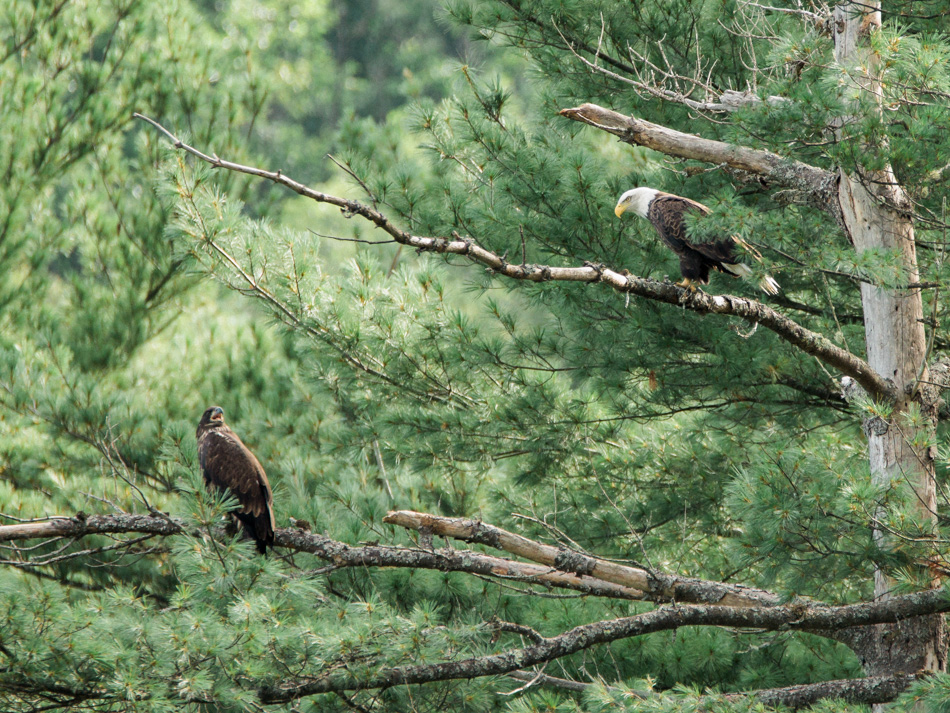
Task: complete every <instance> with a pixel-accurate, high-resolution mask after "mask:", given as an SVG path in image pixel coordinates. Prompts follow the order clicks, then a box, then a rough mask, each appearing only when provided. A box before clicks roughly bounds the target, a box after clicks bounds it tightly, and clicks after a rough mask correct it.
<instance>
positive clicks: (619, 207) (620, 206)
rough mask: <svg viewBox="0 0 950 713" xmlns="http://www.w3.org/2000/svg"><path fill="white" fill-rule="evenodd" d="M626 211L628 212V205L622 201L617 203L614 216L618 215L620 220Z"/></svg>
mask: <svg viewBox="0 0 950 713" xmlns="http://www.w3.org/2000/svg"><path fill="white" fill-rule="evenodd" d="M625 210H627V204H626V203H624V202H623V201H620V202H619V203H617V207H616V208H614V215H616V216H617V217H618V218H619V217H620V216H622V215H623V212H624V211H625Z"/></svg>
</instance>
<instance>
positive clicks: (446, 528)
mask: <svg viewBox="0 0 950 713" xmlns="http://www.w3.org/2000/svg"><path fill="white" fill-rule="evenodd" d="M383 522H385V523H388V524H390V525H399V526H400V527H405V528H408V529H412V530H426V531H428V532H431V533H432V534H434V535H439V536H440V537H452V538H455V539H457V540H463V541H465V542H473V543H477V544H481V545H487V546H489V547H494V548H495V549H499V550H504V551H505V552H510V553H511V554H513V555H517V556H518V557H524V558H525V559H529V560H532V561H534V562H538V563H540V564H544V565H548V566H549V567H556V568H558V569H560V570H566V571H571V572H574V573H576V574H578V575H585V576H588V575H589V576H591V577H595V578H597V579H601V580H604V581H605V582H613V583H614V584H620V585H623V586H626V587H632V588H634V589H638V590H642V591H644V592H646V593H647V594H648V595H650V596H652V597H654V598H656V599H659V600H661V601H664V600H665V601H673V602H680V603H694V604H720V605H724V606H731V607H755V606H775V605H778V604H780V603H781V599H780V598H779V597H778V596H777V595H775V594H773V593H772V592H767V591H765V590H763V589H755V588H753V587H743V586H742V585H738V584H722V583H720V582H709V581H705V580H700V579H690V578H688V577H677V576H673V575H668V574H661V573H658V572H648V571H647V570H645V569H640V568H639V567H629V566H627V565H623V564H618V563H616V562H609V561H607V560H602V559H598V558H596V557H588V556H586V555H582V554H580V553H576V552H570V551H567V550H564V549H561V548H558V547H553V546H551V545H545V544H542V543H540V542H535V541H534V540H530V539H528V538H527V537H522V536H521V535H516V534H514V533H513V532H508V531H507V530H503V529H501V528H500V527H495V526H494V525H489V524H487V523H484V522H480V521H478V520H467V519H465V518H459V517H441V516H438V515H429V514H426V513H421V512H413V511H412V510H397V511H395V512H390V513H388V514H387V515H386V517H384V518H383Z"/></svg>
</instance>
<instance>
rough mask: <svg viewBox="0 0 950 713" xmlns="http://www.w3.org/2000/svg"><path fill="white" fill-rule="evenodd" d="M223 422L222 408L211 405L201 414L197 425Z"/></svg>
mask: <svg viewBox="0 0 950 713" xmlns="http://www.w3.org/2000/svg"><path fill="white" fill-rule="evenodd" d="M223 423H224V409H223V408H221V407H220V406H212V407H211V408H209V409H207V410H206V411H205V412H204V413H203V414H201V421H199V423H198V426H199V427H200V426H211V425H213V424H223Z"/></svg>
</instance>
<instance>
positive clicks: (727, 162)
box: [560, 104, 845, 227]
mask: <svg viewBox="0 0 950 713" xmlns="http://www.w3.org/2000/svg"><path fill="white" fill-rule="evenodd" d="M560 114H561V116H566V117H567V118H568V119H573V120H574V121H580V122H582V123H584V124H588V125H590V126H593V127H595V128H598V129H601V130H602V131H606V132H608V133H610V134H613V135H614V136H618V137H619V138H620V140H621V141H625V142H626V143H628V144H633V145H635V146H645V147H647V148H649V149H653V150H654V151H659V152H660V153H663V154H666V155H667V156H674V157H676V158H686V159H693V160H695V161H703V162H705V163H711V164H715V165H723V166H728V167H729V168H732V169H735V170H737V171H743V172H745V173H751V174H753V175H755V176H758V177H760V178H762V179H765V180H767V181H768V182H770V183H776V184H778V185H780V186H783V187H786V188H791V189H793V190H794V191H798V192H801V193H803V194H805V195H807V196H809V198H810V200H809V201H808V202H809V203H810V204H811V205H813V206H814V207H816V208H819V209H820V210H822V211H824V212H825V213H827V214H829V215H830V216H831V217H832V218H834V220H835V222H836V223H837V224H838V225H840V226H842V227H843V226H844V224H845V222H844V217H843V216H842V213H841V207H840V205H839V204H838V175H837V174H836V173H832V172H831V171H826V170H824V169H822V168H817V167H816V166H810V165H809V164H807V163H802V162H801V161H795V160H794V159H790V158H786V157H784V156H779V155H778V154H777V153H773V152H771V151H765V150H763V149H752V148H748V147H746V146H737V145H736V144H729V143H726V142H724V141H716V140H714V139H705V138H703V137H701V136H696V135H695V134H686V133H684V132H682V131H676V130H674V129H668V128H667V127H665V126H660V125H659V124H653V123H651V122H649V121H645V120H644V119H638V118H636V117H633V116H627V115H626V114H621V113H619V112H616V111H613V110H612V109H605V108H604V107H602V106H598V105H597V104H581V105H580V106H578V107H573V108H571V109H562V110H561V112H560Z"/></svg>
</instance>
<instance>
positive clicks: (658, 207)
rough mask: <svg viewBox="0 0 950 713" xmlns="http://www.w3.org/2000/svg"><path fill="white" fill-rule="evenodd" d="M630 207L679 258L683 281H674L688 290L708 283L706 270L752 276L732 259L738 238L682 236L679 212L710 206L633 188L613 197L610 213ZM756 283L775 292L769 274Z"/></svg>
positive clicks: (702, 211) (683, 229) (700, 211)
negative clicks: (614, 202)
mask: <svg viewBox="0 0 950 713" xmlns="http://www.w3.org/2000/svg"><path fill="white" fill-rule="evenodd" d="M627 210H632V211H633V212H634V213H636V214H637V215H639V216H640V217H641V218H646V219H647V220H649V221H650V222H651V223H653V227H654V228H656V232H658V233H659V234H660V238H661V239H662V240H663V242H664V243H666V246H667V247H668V248H670V250H672V251H673V252H674V253H676V255H677V256H678V257H679V259H680V273H682V275H683V281H682V282H679V283H677V284H678V285H679V286H680V287H686V288H688V289H690V290H694V289H696V288H695V286H694V285H693V283H694V282H698V283H699V284H701V285H706V284H709V271H710V270H711V269H712V270H719V272H724V273H726V274H727V275H732V276H733V277H741V278H743V279H745V280H750V279H752V277H753V274H752V269H751V268H750V267H749V266H748V265H746V264H744V263H741V262H738V261H737V260H736V256H735V244H736V243H741V242H742V241H741V239H740V238H738V237H736V236H733V237H732V238H730V239H728V240H717V241H715V242H712V243H691V242H689V240H688V239H687V237H686V223H685V221H684V220H683V216H685V215H686V213H696V214H698V215H700V216H704V215H709V213H710V210H709V208H707V207H706V206H704V205H703V204H702V203H697V202H696V201H693V200H690V199H689V198H683V197H682V196H676V195H673V194H672V193H664V192H663V191H658V190H655V189H653V188H644V187H641V188H633V189H631V190H629V191H627V192H626V193H624V194H623V195H622V196H620V200H619V201H617V207H616V208H614V213H616V214H617V217H618V218H619V217H620V216H621V215H623V213H624V211H627ZM758 285H759V287H760V288H761V289H762V290H763V291H764V292H767V293H768V294H770V295H777V294H778V291H779V284H778V283H777V282H776V281H775V280H774V279H772V277H771V276H770V275H765V276H764V277H762V278H760V279H759V281H758Z"/></svg>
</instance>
